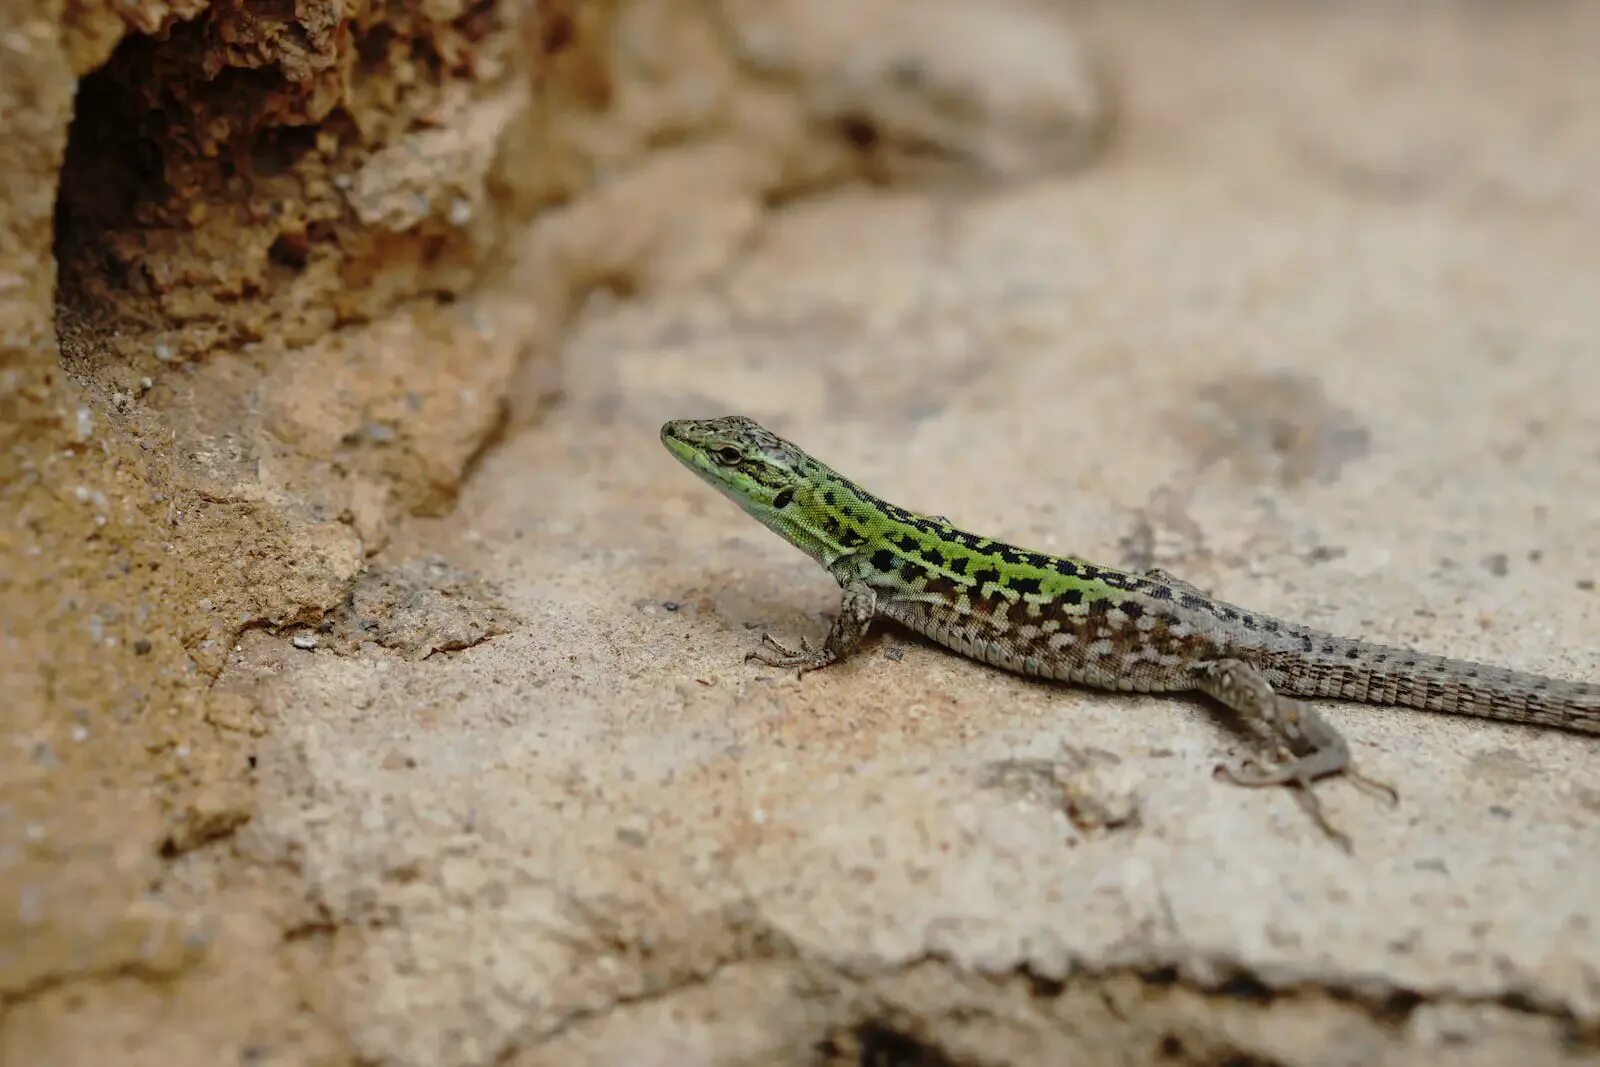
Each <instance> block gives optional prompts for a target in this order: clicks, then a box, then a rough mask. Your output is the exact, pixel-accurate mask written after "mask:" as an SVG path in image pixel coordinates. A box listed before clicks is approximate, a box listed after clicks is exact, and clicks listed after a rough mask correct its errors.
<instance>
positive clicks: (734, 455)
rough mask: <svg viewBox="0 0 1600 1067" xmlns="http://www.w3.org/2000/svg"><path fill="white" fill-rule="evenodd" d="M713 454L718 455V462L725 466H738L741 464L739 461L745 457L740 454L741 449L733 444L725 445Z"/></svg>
mask: <svg viewBox="0 0 1600 1067" xmlns="http://www.w3.org/2000/svg"><path fill="white" fill-rule="evenodd" d="M712 455H714V456H716V458H717V462H718V463H720V464H722V465H723V466H724V467H737V466H738V465H739V461H740V460H742V459H744V456H743V455H741V454H740V452H739V450H738V449H737V448H734V447H733V446H732V445H724V446H723V447H721V448H719V449H717V450H716V451H715V452H714V453H712Z"/></svg>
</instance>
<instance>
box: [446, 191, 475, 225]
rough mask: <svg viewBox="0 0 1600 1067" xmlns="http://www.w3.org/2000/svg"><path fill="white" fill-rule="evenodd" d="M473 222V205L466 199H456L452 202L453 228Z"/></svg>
mask: <svg viewBox="0 0 1600 1067" xmlns="http://www.w3.org/2000/svg"><path fill="white" fill-rule="evenodd" d="M471 221H472V205H471V204H470V203H468V202H467V200H466V198H464V197H459V196H458V197H456V198H455V199H454V200H452V201H450V224H451V225H452V226H465V225H466V224H467V223H469V222H471Z"/></svg>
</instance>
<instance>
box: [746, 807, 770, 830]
mask: <svg viewBox="0 0 1600 1067" xmlns="http://www.w3.org/2000/svg"><path fill="white" fill-rule="evenodd" d="M750 818H751V819H753V820H755V824H756V825H757V826H760V825H762V824H763V823H765V822H766V821H767V809H766V808H757V809H756V810H754V811H752V812H751V813H750Z"/></svg>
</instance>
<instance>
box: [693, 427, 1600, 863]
mask: <svg viewBox="0 0 1600 1067" xmlns="http://www.w3.org/2000/svg"><path fill="white" fill-rule="evenodd" d="M661 439H662V442H663V443H664V444H665V445H666V447H667V449H668V450H669V451H671V452H672V454H673V455H674V456H676V457H677V458H678V459H679V460H680V461H682V462H683V463H684V464H685V465H686V466H687V467H689V469H690V470H693V471H694V472H695V473H696V474H698V475H699V476H700V477H701V478H703V479H705V480H706V481H707V482H709V483H710V484H711V485H713V486H714V487H716V488H717V489H718V490H720V491H721V492H722V493H723V494H724V495H726V496H728V497H729V498H731V499H732V500H733V501H734V502H735V503H736V504H738V505H739V506H740V507H741V508H743V509H744V510H745V511H746V512H748V513H749V514H750V515H751V516H753V517H754V518H755V519H756V520H757V521H758V522H760V523H761V524H762V525H764V526H766V527H767V528H768V529H770V530H772V531H774V532H775V533H777V534H778V535H779V536H780V537H782V538H783V539H784V540H786V541H788V542H789V543H790V544H793V545H795V546H796V547H797V548H799V549H800V550H801V551H803V552H805V553H806V555H808V556H810V557H811V558H812V559H814V560H816V561H817V562H818V563H820V564H821V565H822V566H823V567H825V568H826V569H827V571H828V573H830V574H832V575H833V577H834V578H835V579H836V580H837V581H838V582H839V585H840V586H841V588H842V589H843V599H842V601H841V606H840V610H839V614H838V616H837V617H836V618H835V619H834V622H833V626H832V628H831V629H830V631H829V633H828V638H827V641H826V642H825V643H824V644H823V646H822V647H821V648H819V649H814V650H813V649H811V648H809V647H808V646H806V645H805V643H804V642H803V641H802V647H801V648H800V649H798V650H795V649H790V648H788V647H786V646H784V645H783V644H781V643H780V642H778V641H777V639H775V638H774V637H773V636H772V635H771V634H765V635H763V637H762V641H763V644H764V647H763V648H761V649H759V650H757V651H755V652H752V653H751V654H750V657H749V658H757V659H760V660H762V661H763V662H765V663H768V664H770V665H773V666H780V667H794V668H796V669H797V670H798V671H799V672H800V673H802V674H803V673H804V672H806V671H809V670H817V669H819V668H821V667H825V666H827V665H828V664H830V663H834V662H837V661H838V660H840V659H842V658H843V657H845V656H847V655H849V653H850V652H851V651H853V650H854V649H855V648H856V646H857V645H859V644H860V642H861V639H862V638H863V637H864V636H865V635H866V632H867V629H868V627H869V626H870V625H871V623H872V620H873V619H874V618H876V617H877V616H880V615H881V616H884V617H886V618H889V619H892V620H894V621H895V622H898V623H900V624H902V625H904V626H906V627H908V628H910V629H912V630H914V631H916V632H917V633H920V634H923V635H924V636H926V637H929V638H931V639H932V640H934V641H937V642H938V643H939V644H941V645H944V646H946V647H947V648H951V649H954V650H955V651H957V652H960V653H962V654H964V655H966V656H970V657H971V658H973V659H977V660H981V661H983V662H985V663H990V664H993V665H995V666H997V667H1002V668H1005V669H1007V670H1011V671H1016V672H1018V673H1021V674H1027V675H1034V676H1038V677H1044V678H1054V679H1058V680H1060V681H1065V682H1072V683H1076V684H1082V685H1089V686H1095V687H1098V688H1103V689H1119V690H1129V691H1134V692H1141V693H1156V692H1181V691H1191V690H1192V691H1199V692H1203V693H1206V694H1208V695H1210V696H1211V697H1213V698H1215V699H1217V700H1219V701H1220V702H1222V703H1223V704H1225V705H1227V706H1228V707H1230V708H1232V709H1233V710H1234V711H1236V712H1238V713H1239V714H1240V715H1241V716H1243V717H1244V718H1245V719H1246V720H1248V721H1250V722H1253V723H1255V724H1257V725H1259V726H1260V727H1261V728H1263V729H1264V731H1265V732H1266V733H1267V734H1268V735H1269V736H1270V737H1271V739H1272V740H1273V741H1274V742H1275V745H1276V747H1277V749H1278V750H1279V756H1280V758H1279V759H1278V760H1277V761H1275V762H1274V763H1272V764H1270V765H1267V766H1261V765H1259V764H1257V763H1255V762H1254V761H1246V762H1245V763H1243V764H1241V765H1240V766H1238V767H1224V768H1219V770H1220V771H1221V772H1222V773H1223V774H1224V775H1225V776H1226V777H1227V778H1229V779H1230V780H1232V781H1234V782H1236V783H1238V784H1241V785H1252V786H1265V785H1292V786H1297V787H1298V788H1297V789H1296V790H1295V793H1294V795H1295V797H1296V799H1297V800H1298V801H1299V802H1300V804H1301V806H1302V807H1303V808H1304V809H1305V810H1306V812H1307V813H1308V814H1309V815H1311V817H1312V818H1313V819H1315V820H1316V822H1317V824H1318V825H1319V826H1321V827H1322V829H1323V830H1324V831H1326V832H1327V833H1328V835H1329V836H1330V837H1332V838H1333V839H1334V840H1335V841H1336V842H1338V843H1339V844H1340V845H1341V846H1343V847H1345V848H1346V849H1348V848H1349V839H1348V838H1346V837H1345V836H1344V835H1343V834H1342V833H1340V832H1339V831H1338V830H1336V829H1334V828H1333V827H1332V826H1331V825H1329V823H1328V822H1327V820H1326V819H1325V818H1324V817H1323V815H1322V811H1321V807H1320V805H1319V804H1318V801H1317V798H1316V796H1315V794H1314V793H1313V792H1312V791H1311V784H1312V782H1314V781H1315V780H1317V779H1319V778H1323V777H1327V776H1331V775H1340V774H1342V775H1344V776H1346V777H1347V778H1349V779H1350V780H1352V781H1353V782H1356V783H1357V784H1360V785H1363V786H1365V787H1367V788H1369V789H1371V790H1374V791H1377V792H1381V793H1383V794H1385V795H1386V796H1387V797H1388V798H1389V799H1390V800H1391V801H1393V800H1394V799H1396V798H1395V794H1394V791H1393V790H1392V789H1390V788H1389V787H1388V786H1386V785H1383V784H1381V783H1378V782H1374V781H1372V780H1371V779H1368V778H1365V777H1364V776H1362V775H1360V774H1358V773H1357V772H1356V771H1355V770H1354V768H1353V767H1352V766H1351V761H1350V751H1349V746H1348V745H1347V744H1346V742H1345V740H1344V738H1343V737H1342V736H1341V735H1340V734H1339V733H1338V732H1337V731H1335V730H1334V729H1333V727H1332V726H1330V725H1329V724H1328V723H1327V722H1326V721H1325V720H1324V719H1323V718H1322V717H1321V716H1320V715H1319V714H1317V712H1316V710H1315V709H1314V708H1312V707H1311V706H1310V705H1309V704H1306V703H1304V702H1303V701H1300V700H1295V699H1292V697H1295V696H1301V697H1328V698H1334V699H1341V700H1351V701H1360V702H1365V703H1371V704H1391V705H1396V706H1401V707H1409V708H1418V709H1422V710H1427V711H1444V712H1453V713H1456V714H1462V715H1473V716H1478V717H1481V718H1488V719H1499V720H1502V721H1507V722H1519V723H1531V724H1537V725H1541V726H1553V727H1558V728H1561V729H1566V730H1572V731H1576V732H1579V733H1587V734H1600V686H1597V685H1592V684H1586V683H1580V682H1568V681H1562V680H1559V679H1554V678H1546V677H1542V676H1540V675H1535V674H1526V673H1523V672H1520V671H1512V670H1508V669H1505V668H1502V667H1492V666H1486V665H1484V664H1479V663H1472V662H1468V661H1465V660H1454V659H1447V658H1445V657H1443V656H1434V655H1429V654H1426V653H1422V652H1415V651H1411V650H1409V649H1403V648H1394V647H1390V646H1387V645H1379V644H1373V643H1370V642H1365V641H1354V640H1349V639H1346V638H1342V637H1335V636H1333V635H1331V634H1327V633H1323V632H1321V631H1318V630H1313V629H1310V628H1308V627H1305V626H1300V625H1298V624H1295V623H1291V622H1285V621H1283V620H1280V619H1274V618H1271V617H1270V616H1267V615H1262V614H1260V613H1258V612H1252V611H1248V610H1246V609H1244V608H1240V607H1237V606H1235V605H1232V604H1228V603H1224V602H1223V601H1220V600H1216V599H1214V598H1212V597H1210V596H1207V595H1206V594H1205V593H1202V592H1201V591H1200V590H1199V589H1196V588H1195V587H1194V586H1192V585H1190V584H1189V583H1187V582H1184V581H1182V580H1181V579H1178V578H1175V577H1173V576H1172V575H1169V574H1167V573H1165V572H1163V571H1155V570H1153V571H1147V572H1145V573H1143V574H1135V573H1131V572H1128V571H1123V570H1117V569H1116V568H1113V567H1106V566H1102V565H1100V564H1095V563H1090V562H1088V561H1087V560H1082V559H1078V558H1075V557H1071V556H1068V557H1057V556H1050V555H1046V554H1044V553H1041V552H1032V551H1029V550H1027V549H1022V548H1017V547H1016V546H1014V545H1009V544H1006V543H1005V542H1003V541H996V540H993V539H991V538H987V537H980V536H978V535H976V534H972V533H968V532H966V531H965V530H960V529H957V528H956V527H954V526H952V525H951V524H950V523H949V522H947V521H946V520H944V519H942V518H939V517H937V516H932V515H922V514H918V513H917V512H913V511H907V510H905V509H904V508H900V507H896V506H895V505H893V504H890V503H888V502H887V501H884V500H880V499H879V498H878V497H876V496H874V495H872V494H871V493H869V492H867V491H866V490H865V489H863V488H862V487H861V486H859V485H857V484H855V483H854V482H852V481H850V480H849V479H847V478H845V477H844V476H842V475H840V474H839V473H838V472H837V471H834V470H833V469H832V468H830V467H828V466H826V465H825V464H823V463H821V462H819V461H817V460H816V459H814V458H812V457H811V456H809V455H807V454H806V453H805V452H803V451H802V450H800V449H799V448H797V447H796V446H795V445H793V444H790V443H789V442H788V441H785V440H784V439H782V438H781V437H778V436H777V435H775V434H773V433H771V432H769V431H767V430H765V429H763V428H762V427H761V426H759V425H757V424H756V423H755V422H753V421H751V420H750V419H747V418H744V417H742V416H730V417H727V418H719V419H680V420H676V421H673V422H669V423H667V424H666V425H665V426H663V427H662V428H661Z"/></svg>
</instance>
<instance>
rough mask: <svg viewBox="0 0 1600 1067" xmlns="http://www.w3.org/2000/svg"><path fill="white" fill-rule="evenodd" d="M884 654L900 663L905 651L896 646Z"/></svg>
mask: <svg viewBox="0 0 1600 1067" xmlns="http://www.w3.org/2000/svg"><path fill="white" fill-rule="evenodd" d="M884 655H885V656H888V657H889V658H890V659H892V660H894V661H895V662H896V663H898V662H900V660H901V658H902V657H904V656H905V651H904V650H903V649H900V648H898V647H896V648H891V649H890V650H889V651H887V652H885V653H884Z"/></svg>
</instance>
